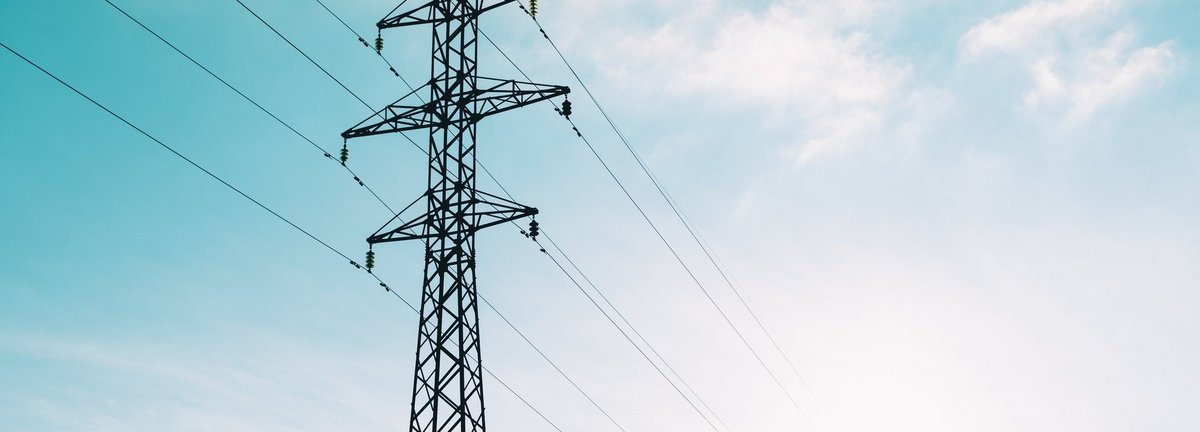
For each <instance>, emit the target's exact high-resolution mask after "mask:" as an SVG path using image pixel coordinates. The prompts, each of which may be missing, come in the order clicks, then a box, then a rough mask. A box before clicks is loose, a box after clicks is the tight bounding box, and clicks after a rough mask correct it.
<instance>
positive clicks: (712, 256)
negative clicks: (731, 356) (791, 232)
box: [497, 0, 838, 427]
mask: <svg viewBox="0 0 1200 432" xmlns="http://www.w3.org/2000/svg"><path fill="white" fill-rule="evenodd" d="M518 3H519V4H520V5H521V10H522V11H524V12H525V14H526V15H527V16H529V17H530V20H531V21H533V23H534V25H535V26H537V28H538V31H539V32H540V33H541V35H542V37H543V38H544V39H546V41H547V42H548V43H549V44H550V46H551V48H553V49H554V51H555V53H556V54H557V55H558V57H559V59H560V60H562V62H563V64H564V65H565V66H566V67H567V69H568V70H569V71H570V72H571V75H572V76H574V78H575V81H576V82H578V83H579V85H580V86H581V87H582V88H583V91H584V93H585V94H586V95H587V96H588V99H590V100H591V101H592V104H593V105H595V106H596V109H597V110H599V111H600V114H601V116H603V117H604V120H605V122H607V123H608V125H609V127H610V128H612V130H613V132H614V133H616V135H617V137H618V138H619V139H620V141H621V143H622V144H624V147H625V148H626V150H628V151H629V154H630V155H631V156H633V158H634V160H635V161H637V164H638V166H639V167H640V168H641V170H642V172H643V173H645V174H646V176H647V177H648V178H649V179H650V181H651V183H652V184H653V185H654V187H655V189H656V190H657V191H658V193H659V195H660V196H662V198H663V200H664V201H666V202H667V205H668V206H669V207H670V208H671V211H672V212H673V213H674V214H675V216H676V217H677V218H678V219H679V221H680V223H682V224H683V226H684V227H685V228H686V229H687V232H688V234H689V235H690V236H691V237H692V239H693V240H695V242H696V244H697V245H698V246H699V247H700V249H701V251H703V252H704V255H705V256H706V257H707V258H708V260H709V261H710V262H711V263H712V265H713V267H714V268H715V269H716V270H717V272H718V273H719V274H720V275H721V278H722V279H723V280H724V281H725V283H726V284H727V285H728V286H729V288H730V290H731V291H733V293H734V294H735V296H736V297H737V299H738V301H739V302H740V303H741V304H742V306H743V307H744V308H745V309H746V311H747V312H749V313H750V316H751V317H752V318H753V320H754V322H755V324H756V325H757V326H758V328H759V329H760V330H761V331H762V332H763V334H764V335H766V336H767V339H768V340H769V341H770V342H771V345H772V346H773V347H774V348H775V350H776V351H777V352H778V353H779V355H780V356H781V357H783V359H784V361H785V362H786V363H787V365H788V367H789V368H790V369H791V371H792V373H793V374H795V376H796V378H798V379H799V381H800V383H801V384H802V385H803V387H804V388H805V390H806V391H807V392H808V393H809V395H811V396H812V397H813V399H814V400H815V401H816V402H817V405H818V406H819V407H820V409H821V410H822V412H823V413H824V414H825V415H826V416H827V417H828V418H829V419H830V420H831V421H832V422H833V423H834V426H835V427H837V426H838V424H837V419H836V418H835V417H834V416H833V414H832V413H831V412H830V411H829V410H828V409H827V408H826V407H825V404H824V403H823V402H822V401H821V398H820V397H818V396H817V394H816V392H815V391H813V389H812V387H811V386H809V384H808V381H807V380H805V379H804V376H803V374H801V373H800V371H799V369H798V368H797V367H796V364H795V362H794V361H793V360H792V358H791V356H790V355H788V354H787V352H786V351H785V350H783V348H782V347H781V346H780V344H779V342H778V340H777V339H776V338H775V336H774V335H773V334H772V332H771V331H770V330H769V329H768V327H767V326H766V325H765V324H764V320H763V319H762V318H761V317H760V316H759V314H758V313H757V312H755V310H754V309H755V308H754V307H753V306H752V304H751V302H750V301H749V300H748V299H747V295H746V294H744V293H742V292H741V290H739V289H738V288H737V286H736V285H738V284H737V283H736V278H734V277H733V276H732V274H730V272H729V271H727V269H725V268H723V266H722V264H721V263H720V259H719V258H717V257H716V252H715V251H713V250H712V248H711V246H710V245H708V244H707V242H705V241H704V239H703V237H702V236H701V235H700V233H699V231H698V230H697V229H696V228H695V227H694V226H693V224H692V223H691V221H690V220H689V219H688V218H687V216H686V214H685V213H684V212H683V210H682V209H681V208H680V207H679V205H678V204H677V203H676V202H675V200H674V198H673V197H671V194H670V193H669V192H667V190H666V188H665V187H663V185H662V183H661V182H659V180H658V178H657V177H656V176H655V175H654V174H653V172H652V171H651V170H650V168H649V167H648V166H647V165H646V163H645V161H644V160H643V159H642V158H641V156H640V155H639V154H638V153H637V151H636V150H634V148H633V146H632V145H631V144H630V143H629V140H628V139H627V138H626V137H625V134H624V133H623V132H621V130H620V128H619V127H618V126H617V124H616V122H615V121H614V120H613V119H612V117H611V116H610V115H609V114H608V111H607V110H605V109H604V107H603V106H602V105H601V104H600V101H599V100H598V99H597V98H596V96H595V94H593V93H592V91H591V89H590V88H588V86H587V84H586V83H584V82H583V79H582V78H581V77H580V75H579V73H578V72H577V71H576V70H575V67H574V66H573V65H572V64H571V62H570V61H568V60H567V58H566V56H565V55H564V54H563V52H562V50H561V49H559V47H558V44H556V43H555V42H554V40H553V39H552V38H551V37H550V35H549V34H548V33H546V30H545V28H543V27H542V25H541V23H540V22H539V21H538V20H537V19H536V18H535V17H534V16H533V14H531V13H529V10H528V9H526V8H525V5H524V4H523V3H521V2H520V0H518ZM497 49H499V47H497ZM505 57H506V58H507V57H508V56H507V55H506V56H505ZM510 62H511V59H510ZM514 66H515V64H514ZM597 156H598V155H597Z"/></svg>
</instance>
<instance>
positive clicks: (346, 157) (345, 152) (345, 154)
mask: <svg viewBox="0 0 1200 432" xmlns="http://www.w3.org/2000/svg"><path fill="white" fill-rule="evenodd" d="M348 160H350V149H348V148H345V147H342V163H343V164H345V163H346V161H348Z"/></svg>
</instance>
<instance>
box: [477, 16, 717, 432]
mask: <svg viewBox="0 0 1200 432" xmlns="http://www.w3.org/2000/svg"><path fill="white" fill-rule="evenodd" d="M480 34H481V35H483V37H484V39H485V40H487V41H488V43H489V44H491V45H492V47H494V48H496V51H498V52H499V53H500V55H502V56H504V58H505V59H506V60H508V62H509V64H511V65H512V66H513V67H514V68H516V70H517V72H519V73H520V74H521V76H523V77H525V79H526V80H529V81H533V78H530V77H529V74H527V73H525V70H523V69H521V67H520V66H518V65H517V63H516V62H515V61H513V59H512V57H509V55H508V53H507V52H505V51H504V50H503V49H502V48H500V45H498V44H497V43H496V41H494V40H492V38H491V37H489V36H488V35H487V33H483V32H480ZM576 133H577V134H578V131H576ZM580 138H582V135H581V134H580ZM492 180H493V181H495V178H493V179H492ZM497 184H499V183H497ZM501 189H503V186H501ZM504 192H505V194H508V191H504ZM508 196H509V198H510V199H511V198H512V195H511V194H509V195H508ZM543 235H544V236H545V237H546V240H547V241H549V242H550V244H551V246H553V247H554V249H555V250H557V251H558V253H559V254H560V255H562V256H563V258H564V259H566V260H567V262H568V263H569V264H570V265H571V267H572V268H574V269H575V271H576V272H577V273H579V275H580V276H581V277H583V279H584V281H586V282H587V283H588V285H589V286H591V287H592V289H593V290H595V291H596V293H597V294H599V295H600V297H601V299H603V300H604V302H605V304H607V305H608V306H609V307H610V308H612V309H613V311H614V312H616V314H617V316H618V317H619V318H621V321H622V322H624V323H625V325H627V326H629V328H630V329H631V330H632V331H633V332H634V334H635V335H637V337H638V338H639V339H641V340H642V343H644V344H646V346H647V347H648V348H649V349H650V351H651V352H652V353H653V354H654V355H655V357H657V358H658V359H659V361H660V362H662V363H663V365H664V366H666V368H667V369H668V370H670V371H671V373H672V374H673V375H675V377H676V378H677V379H678V380H679V381H680V383H682V384H683V386H684V388H686V389H687V390H688V391H689V392H691V393H692V395H693V396H695V397H696V400H698V401H700V404H701V405H703V406H704V408H706V409H707V410H708V411H709V413H711V414H712V415H713V417H714V418H716V419H717V421H718V422H719V423H721V425H722V426H725V428H726V429H730V427H729V425H728V424H726V423H725V421H724V420H722V419H721V417H720V415H718V414H717V412H716V411H715V410H713V409H712V407H710V406H709V405H708V403H707V402H705V401H704V399H703V398H702V397H700V394H699V393H697V392H696V391H695V390H694V389H692V387H691V386H690V385H689V384H688V383H687V381H686V380H684V379H683V377H682V376H681V375H679V373H678V372H676V371H675V368H674V367H672V366H671V364H670V363H668V362H667V361H666V359H664V358H663V357H662V355H660V354H659V353H658V351H657V350H656V349H655V348H654V346H653V345H651V344H650V342H649V341H648V340H646V338H645V337H643V336H642V335H641V333H640V332H638V330H637V328H636V327H634V325H633V324H632V323H630V322H629V320H628V319H626V318H625V315H624V314H622V313H621V311H620V309H617V307H616V305H614V304H613V303H612V302H611V301H609V299H608V296H606V295H604V292H603V291H601V290H600V288H599V287H597V286H596V284H595V283H592V281H591V279H590V278H588V277H587V275H586V274H585V273H583V270H581V269H580V268H579V266H577V265H575V262H574V260H572V259H571V257H570V256H569V255H567V253H566V252H565V251H563V250H562V248H560V247H559V246H558V244H557V243H555V242H554V239H553V238H551V237H550V235H549V233H548V232H545V231H543ZM542 252H543V253H545V250H543V251H542ZM547 256H550V255H549V254H548V253H547ZM550 259H551V260H554V257H553V256H550ZM555 261H556V262H555V264H558V262H557V260H555ZM560 269H562V270H564V273H566V274H567V277H568V278H571V275H570V273H569V272H566V269H565V268H562V267H561V266H560ZM572 282H575V281H574V279H573V278H572ZM576 286H578V284H576ZM579 288H580V290H581V292H583V295H584V296H586V297H588V300H591V301H592V304H593V305H595V306H596V308H597V309H598V310H600V312H601V313H603V314H604V315H605V317H606V318H608V319H609V321H610V322H612V323H613V325H614V326H615V327H616V328H617V330H618V331H621V333H622V334H624V333H625V331H624V330H623V329H621V327H620V326H619V325H617V324H616V322H615V321H613V320H612V317H610V316H609V315H608V312H607V311H605V310H604V308H602V307H600V305H599V304H597V303H596V302H595V300H593V299H592V298H591V295H589V294H588V293H587V291H586V290H583V288H582V287H581V286H580V287H579ZM625 337H626V338H627V339H629V336H628V335H625ZM630 343H633V345H634V348H638V351H641V348H639V347H638V345H637V344H636V343H634V342H633V340H630ZM642 355H643V356H645V353H643V354H642ZM646 360H647V361H650V364H651V365H652V366H654V367H655V368H656V369H657V368H658V366H657V365H655V363H654V362H653V361H652V360H650V359H649V358H648V357H647V358H646ZM659 373H662V371H661V370H660V371H659ZM663 377H664V378H666V376H665V375H664V376H663ZM667 382H669V383H670V382H671V380H670V378H667ZM672 385H674V383H672ZM676 390H677V391H678V388H677V389H676ZM680 395H681V396H683V397H684V399H685V400H687V396H685V395H683V393H682V392H681V393H680ZM688 403H691V401H690V400H688ZM693 407H694V406H693ZM701 416H703V414H701ZM705 420H707V419H705ZM710 424H711V423H710Z"/></svg>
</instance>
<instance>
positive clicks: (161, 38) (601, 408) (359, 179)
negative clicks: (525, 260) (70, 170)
mask: <svg viewBox="0 0 1200 432" xmlns="http://www.w3.org/2000/svg"><path fill="white" fill-rule="evenodd" d="M105 1H106V2H107V3H108V4H109V5H110V6H112V7H113V8H115V9H117V10H118V11H120V12H121V13H122V14H123V15H125V16H126V17H127V18H129V19H130V20H132V21H133V22H134V23H136V24H137V25H138V26H140V27H142V28H143V29H144V30H146V31H147V32H149V33H151V34H152V35H154V36H155V37H156V38H158V39H159V40H160V41H162V42H163V43H165V44H167V45H168V46H170V47H171V48H172V49H174V50H175V51H176V52H177V53H179V54H180V55H182V56H184V57H185V58H187V59H188V60H189V61H191V62H192V63H193V64H195V65H196V66H197V67H199V68H201V69H203V70H204V71H205V72H207V73H208V74H209V75H211V76H212V77H213V78H215V79H217V80H218V81H220V82H221V83H222V84H225V86H226V87H229V88H230V89H231V90H233V91H234V92H236V93H238V94H239V95H241V96H242V97H243V98H244V99H246V100H247V101H248V102H250V103H251V104H253V105H254V106H256V107H258V108H259V109H260V110H262V111H263V112H265V113H266V114H267V115H269V116H271V117H272V118H274V119H275V120H276V121H278V122H279V123H281V124H283V125H284V126H285V127H287V128H288V129H289V130H291V131H292V132H294V133H295V134H296V135H298V136H300V137H301V138H303V139H305V140H306V141H308V142H309V143H312V144H313V146H315V147H317V148H318V149H321V147H320V146H319V145H317V144H315V143H313V142H312V141H311V140H309V139H308V138H307V137H306V136H304V135H303V134H301V133H300V132H298V131H297V130H296V129H295V128H294V127H292V126H291V125H290V124H288V123H287V122H285V121H283V120H282V119H280V118H279V117H278V116H276V115H275V114H273V113H272V112H271V111H269V110H267V109H266V108H265V107H263V106H262V105H261V104H259V103H258V102H256V101H254V100H253V99H252V98H250V97H249V96H247V95H246V94H245V93H243V92H242V91H240V90H238V89H237V88H236V87H234V86H233V85H231V84H229V82H228V81H226V80H224V79H222V78H221V77H220V76H219V75H217V74H216V73H214V72H213V71H212V70H211V69H209V68H207V67H205V66H204V65H203V64H201V63H200V62H198V61H197V60H195V59H194V58H193V57H191V56H190V55H188V54H187V53H185V52H184V51H182V50H180V49H179V48H178V47H176V46H175V45H174V44H171V43H170V42H169V41H167V40H166V39H164V38H163V37H162V36H160V35H159V34H158V33H156V32H154V31H153V30H151V29H150V28H149V27H147V26H146V25H145V24H143V23H142V22H141V21H140V20H138V19H137V18H135V17H133V16H132V15H130V14H129V13H127V12H126V11H124V10H123V9H121V8H120V7H118V6H117V5H116V4H114V3H112V2H111V1H108V0H105ZM239 3H240V2H239ZM243 7H245V5H244V4H243ZM247 10H248V11H249V8H247ZM250 12H251V13H253V11H250ZM255 16H256V17H258V18H259V20H260V21H262V22H263V24H265V25H267V26H268V27H270V25H269V24H267V23H266V21H265V20H263V19H262V18H261V16H258V15H257V14H255ZM272 30H274V28H272ZM276 34H278V35H279V36H280V37H281V38H284V39H285V40H286V38H285V37H284V36H283V35H282V34H280V33H278V32H276ZM289 45H291V46H292V47H293V48H295V49H296V50H297V51H299V52H300V53H301V54H303V55H304V56H305V58H308V59H309V61H311V62H313V64H314V65H316V66H317V67H318V68H320V69H321V70H322V71H325V72H326V74H327V75H329V77H330V78H332V79H334V80H335V81H337V79H336V78H334V77H333V76H332V75H331V74H329V73H328V71H327V70H325V69H324V68H323V67H321V66H320V65H319V64H317V63H316V62H315V61H314V60H313V59H312V58H311V57H309V56H308V55H307V54H306V53H304V52H303V51H302V50H300V48H299V47H297V46H296V45H294V44H291V43H290V41H289ZM338 83H339V84H340V81H338ZM343 88H345V87H343ZM345 89H346V90H347V91H350V90H349V89H348V88H345ZM351 94H353V92H351ZM356 97H357V96H356ZM359 100H360V101H361V99H359ZM405 138H408V137H407V136H405ZM409 142H412V144H413V145H416V142H414V141H413V140H412V139H411V138H409ZM417 148H418V150H421V151H422V152H424V149H421V148H420V147H419V146H417ZM322 152H323V153H324V156H325V157H326V158H329V159H332V156H331V155H330V154H329V153H328V152H325V151H324V150H323V149H322ZM342 165H343V167H345V164H344V163H343V164H342ZM346 169H347V171H348V172H350V173H351V175H354V174H353V172H352V171H350V170H349V168H348V167H347V168H346ZM489 175H490V174H489ZM354 180H355V181H357V182H358V183H359V185H360V186H363V187H366V188H367V189H368V190H370V188H369V187H368V186H367V185H366V183H365V181H363V180H362V179H361V178H360V177H358V176H357V175H354ZM372 194H373V195H375V197H376V199H377V200H379V202H380V204H382V205H383V206H384V207H385V208H387V209H388V211H389V212H390V213H391V214H393V215H396V214H398V212H396V211H395V210H393V209H392V207H391V206H389V205H388V204H387V203H386V202H385V201H384V200H382V199H381V198H379V196H378V195H377V194H374V192H373V191H372ZM410 206H411V204H410ZM406 209H407V208H406ZM403 211H404V210H401V211H400V212H399V213H403ZM347 259H349V258H347ZM352 264H353V262H352ZM356 265H357V264H356ZM481 298H482V296H481ZM485 301H486V299H485ZM405 303H407V301H406V302H405ZM409 307H410V308H412V305H409ZM489 307H491V305H490V304H489ZM492 310H493V311H494V312H495V313H496V314H497V315H499V316H500V317H501V318H502V319H503V320H504V321H505V323H507V324H508V325H509V326H510V327H511V328H512V329H513V331H515V332H516V333H517V334H518V335H520V336H521V338H522V339H523V340H525V342H526V343H528V344H529V345H530V346H531V347H532V348H533V349H534V350H535V351H536V352H537V353H538V354H539V355H541V356H542V358H543V359H544V360H546V362H547V363H549V364H550V365H551V366H552V367H553V368H554V369H555V370H556V371H557V372H558V373H559V374H560V375H562V377H563V378H564V379H565V380H566V381H567V382H568V383H570V384H571V385H572V386H573V387H574V388H575V389H576V390H577V391H579V393H580V394H582V395H583V396H584V398H586V399H587V400H588V401H589V402H590V403H591V404H592V405H593V406H594V407H595V408H596V409H597V410H599V411H600V412H601V413H602V414H603V415H604V416H605V417H606V418H608V419H609V421H611V422H612V423H613V424H614V425H615V426H616V427H617V428H618V429H620V430H622V431H625V429H624V427H623V426H621V425H620V424H619V423H618V422H617V421H616V420H615V419H614V418H613V417H612V415H611V414H609V413H608V411H607V410H605V409H604V408H603V407H601V406H600V405H599V404H598V403H597V402H596V401H595V399H593V398H592V396H591V395H590V394H588V393H587V392H586V391H584V390H583V389H582V388H581V387H580V386H579V385H578V384H577V383H576V382H575V381H574V380H573V379H571V377H570V376H568V375H567V374H566V373H565V372H564V371H563V370H562V368H560V367H559V366H558V365H557V364H556V363H555V362H554V361H553V360H551V359H550V358H549V357H548V356H546V354H545V353H544V352H543V351H542V350H541V349H540V348H539V347H537V345H535V344H534V343H533V342H532V341H531V340H530V339H529V338H528V337H526V336H525V334H524V333H523V332H521V330H520V329H518V328H517V327H516V326H515V325H513V324H512V322H511V321H509V320H508V318H507V317H505V316H504V315H503V314H502V313H501V312H500V311H499V310H497V309H495V308H494V307H492ZM488 373H489V375H493V374H492V373H491V372H490V371H489V372H488ZM493 377H495V376H494V375H493ZM497 381H500V380H499V378H497ZM501 385H503V386H505V387H508V385H507V384H505V383H503V382H501ZM517 397H518V398H520V396H519V395H518V396H517Z"/></svg>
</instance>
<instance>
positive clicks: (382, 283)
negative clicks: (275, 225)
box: [0, 42, 562, 432]
mask: <svg viewBox="0 0 1200 432" xmlns="http://www.w3.org/2000/svg"><path fill="white" fill-rule="evenodd" d="M0 47H3V48H4V49H5V50H7V51H8V52H10V53H12V54H13V55H14V56H17V57H18V58H20V59H21V60H23V61H24V62H25V63H28V64H29V65H30V66H33V67H34V68H36V69H37V70H38V71H40V72H41V73H43V74H45V75H46V76H47V77H50V78H52V79H53V80H54V81H57V82H58V83H59V84H61V85H62V86H63V87H66V88H67V89H69V90H71V91H72V92H74V93H75V94H77V95H79V96H80V97H82V98H84V99H86V100H87V101H88V102H90V103H91V104H92V105H95V106H96V107H97V108H100V109H101V110H103V111H104V112H106V113H108V114H109V115H110V116H112V117H113V118H116V119H117V120H119V121H120V122H121V123H124V124H125V125H126V126H129V127H130V128H132V129H133V130H135V131H137V132H138V133H140V134H141V135H143V136H145V137H146V138H148V139H150V140H151V141H153V142H154V143H155V144H158V145H159V146H160V147H162V148H163V149H165V150H167V151H168V152H170V153H171V154H173V155H175V156H176V157H178V158H180V159H182V160H183V161H184V162H187V164H188V165H191V166H192V167H193V168H196V169H198V170H200V171H201V172H203V173H204V174H205V175H207V176H208V177H210V178H212V179H213V180H216V181H217V182H219V183H221V184H222V185H224V186H225V187H226V188H228V189H229V190H232V191H233V192H235V193H237V194H238V195H240V196H241V197H242V198H245V199H246V200H248V201H250V202H251V203H254V205H256V206H258V207H259V208H261V209H262V210H264V211H266V212H267V213H270V214H271V215H272V216H274V217H275V218H276V219H278V220H279V221H281V222H283V223H285V224H287V225H288V226H291V227H292V228H293V229H295V230H297V231H299V232H300V233H302V234H304V235H305V236H306V237H308V238H310V239H312V240H313V241H315V242H317V244H319V245H321V246H322V247H323V248H325V249H327V250H329V251H330V252H332V253H334V254H336V255H337V256H339V257H341V258H343V259H345V260H346V261H348V262H349V263H350V264H351V265H353V266H354V267H355V268H356V269H358V270H361V271H364V272H366V273H367V274H368V275H369V276H371V277H372V278H374V279H375V281H376V282H378V283H379V286H381V287H383V289H384V290H386V291H387V292H388V293H391V294H392V295H393V296H394V297H396V299H398V300H400V301H401V302H403V303H404V304H405V305H406V306H408V308H409V309H411V310H412V311H413V312H417V309H416V307H414V306H413V305H412V303H410V302H409V301H408V300H407V299H405V298H404V297H403V296H401V295H400V294H399V293H397V292H396V291H395V290H392V289H391V286H390V285H388V284H387V283H386V282H385V281H384V280H383V279H382V278H380V277H379V275H376V274H375V273H374V272H372V271H370V270H369V269H366V268H364V267H363V266H362V265H360V264H358V263H357V262H355V261H354V259H352V258H350V257H349V256H348V255H346V254H345V253H343V252H342V251H340V250H338V249H337V248H335V247H333V246H331V245H330V244H329V243H328V242H326V241H324V240H322V239H321V238H319V237H317V236H316V235H314V234H312V232H310V231H308V230H306V229H304V228H303V227H301V226H300V225H297V224H296V223H295V222H292V220H291V219H288V218H287V217H285V216H283V215H282V214H280V213H279V212H277V211H275V210H273V209H271V208H270V207H268V206H267V205H266V204H263V203H262V201H259V200H258V199H256V198H254V197H252V196H250V194H248V193H246V192H244V191H242V190H241V189H240V188H238V187H237V186H234V185H233V184H231V183H229V182H228V181H226V180H225V179H224V178H222V177H220V176H218V175H217V174H215V173H213V172H212V171H210V170H208V169H207V168H205V167H204V166H203V165H200V163H198V162H196V161H195V160H193V159H191V158H189V157H187V156H186V155H184V154H183V153H181V152H179V151H178V150H176V149H175V148H174V147H171V146H170V145H168V144H167V143H165V142H163V141H162V140H159V139H158V138H156V137H155V136H153V135H151V134H150V133H149V132H146V130H145V129H142V128H141V127H139V126H137V125H136V124H134V123H133V122H131V121H129V120H128V119H126V118H125V117H124V116H121V115H120V114H117V113H116V112H115V111H113V110H111V109H109V108H108V107H107V106H105V105H104V104H102V103H100V102H99V101H97V100H95V99H93V98H92V97H91V96H88V95H87V94H86V93H84V92H83V91H82V90H79V89H78V88H76V87H75V86H72V85H71V84H69V83H67V82H66V81H64V80H63V79H62V78H59V77H58V76H57V75H55V74H54V73H52V72H50V71H48V70H46V69H45V68H43V67H42V66H41V65H39V64H37V63H36V62H34V61H33V60H30V59H29V58H28V57H25V56H24V55H23V54H21V53H20V52H18V51H17V50H15V49H13V48H12V47H9V46H8V45H7V44H5V43H3V42H0ZM418 313H419V312H418ZM483 369H484V371H486V372H487V373H488V375H490V376H491V377H492V378H493V379H495V380H496V381H497V382H499V383H500V384H501V386H503V387H504V388H505V389H507V390H508V391H509V392H510V393H512V394H513V395H514V396H516V397H517V399H519V400H520V401H521V402H522V403H524V404H525V406H526V407H528V408H529V409H530V410H532V411H533V412H534V413H536V414H537V415H538V417H540V418H541V419H542V420H544V421H545V422H546V423H547V424H549V425H550V427H552V428H554V429H555V430H557V431H559V432H562V429H561V428H559V427H558V425H556V424H554V422H552V421H551V420H550V419H549V418H547V417H546V416H545V414H543V413H542V412H541V411H540V410H538V409H537V408H536V407H534V406H533V404H531V403H529V401H528V400H526V399H525V398H524V397H522V396H521V395H520V393H517V392H516V390H514V389H513V388H512V387H510V386H509V385H508V384H507V383H505V382H504V381H503V380H501V379H500V377H498V376H496V374H495V373H493V372H492V371H490V370H488V369H487V368H486V367H484V368H483Z"/></svg>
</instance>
